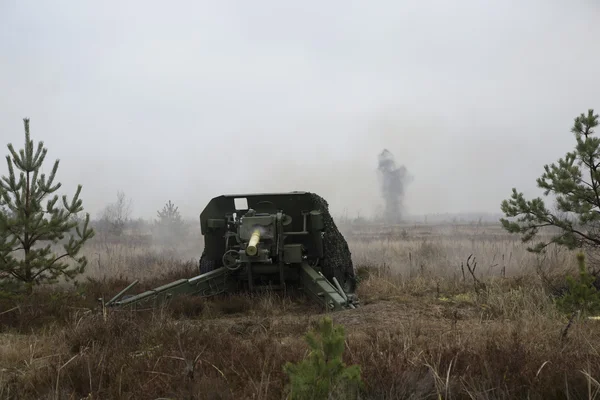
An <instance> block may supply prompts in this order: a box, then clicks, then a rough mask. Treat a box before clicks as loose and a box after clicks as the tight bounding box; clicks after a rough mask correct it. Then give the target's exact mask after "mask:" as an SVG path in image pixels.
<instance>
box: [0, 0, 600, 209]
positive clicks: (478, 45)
mask: <svg viewBox="0 0 600 400" xmlns="http://www.w3.org/2000/svg"><path fill="white" fill-rule="evenodd" d="M284 4H285V5H284ZM598 21H600V5H598V3H597V2H596V1H592V0H589V1H575V2H573V3H568V2H564V1H563V2H559V1H553V0H545V1H541V0H539V1H538V0H530V1H520V2H518V1H508V0H504V1H473V0H463V1H462V2H449V1H445V0H444V1H442V0H438V1H412V2H408V1H369V2H367V1H360V2H359V1H348V0H346V1H328V2H316V1H303V2H297V3H292V2H277V1H274V0H269V1H254V2H248V1H221V2H207V1H172V2H164V1H162V2H158V1H138V0H136V1H133V0H130V1H126V2H117V1H103V2H82V1H52V2H39V1H38V2H33V1H28V0H18V1H17V0H2V1H0V57H2V59H1V62H0V93H2V95H1V96H0V139H1V140H0V145H1V146H2V152H1V153H2V154H1V155H2V156H4V155H6V154H8V149H7V148H6V145H7V144H8V143H9V142H11V143H13V144H15V145H16V146H17V148H21V147H22V143H23V123H22V118H24V117H29V118H31V133H32V138H33V139H34V140H36V141H38V140H43V141H44V143H45V145H46V147H47V148H48V150H49V151H48V158H47V163H46V171H48V172H49V171H50V168H51V167H52V162H53V161H54V160H55V159H57V158H59V159H60V162H61V164H60V168H59V171H58V174H57V180H58V181H59V182H62V183H63V188H62V189H61V192H60V193H61V194H62V193H66V194H67V195H68V196H69V197H70V196H71V195H72V194H73V193H74V191H75V188H76V185H77V184H78V183H81V184H83V191H82V196H81V198H82V199H83V205H84V207H85V209H86V210H87V211H89V212H91V213H92V215H93V216H96V215H97V213H98V212H99V211H100V210H101V209H102V208H103V207H104V206H105V205H106V204H107V203H109V202H113V201H115V200H116V194H117V191H119V190H123V191H124V192H125V193H126V194H127V195H128V196H129V197H131V199H132V200H133V214H134V216H135V217H153V216H155V215H156V211H157V210H158V209H160V208H162V206H163V205H164V204H165V203H166V202H167V201H168V200H172V201H173V202H174V203H175V204H176V205H177V206H179V210H180V211H181V212H182V214H183V215H184V216H186V217H193V218H196V217H197V215H198V214H199V213H200V212H201V210H202V208H203V207H204V206H205V204H206V202H207V201H208V200H209V199H210V198H212V197H214V196H217V195H220V194H223V193H242V192H264V191H288V190H308V191H315V192H317V193H319V194H320V195H322V196H323V197H325V198H326V199H327V200H328V201H329V203H330V206H331V208H332V212H334V213H347V214H348V215H349V216H354V215H356V214H358V213H360V214H361V215H369V214H372V213H373V212H375V211H376V210H378V209H379V208H378V207H381V206H382V205H383V198H382V196H381V191H380V185H379V181H378V177H377V167H378V155H379V154H380V153H381V152H382V151H383V150H384V149H388V150H389V151H390V152H391V153H392V154H393V155H394V157H395V160H396V163H397V164H398V165H403V166H405V167H406V168H407V170H408V171H409V172H410V175H411V176H412V180H411V182H410V185H408V186H407V188H406V191H405V195H404V200H403V208H404V213H407V214H413V215H414V214H427V213H443V212H449V213H454V212H465V211H474V212H475V211H477V212H499V205H500V202H501V201H502V199H504V198H507V197H508V196H509V195H510V191H511V188H512V187H515V186H516V187H517V188H519V189H520V190H522V191H524V192H525V193H526V194H527V195H538V194H540V193H541V192H540V191H538V190H537V189H536V186H535V179H536V178H537V177H538V176H540V175H541V173H543V165H544V164H546V163H550V162H553V161H555V160H556V159H558V158H559V157H562V156H563V155H564V154H565V153H566V152H567V151H570V150H571V149H572V147H573V144H574V139H573V136H572V134H571V133H570V128H571V124H572V121H573V118H574V117H576V116H577V115H578V114H580V113H582V112H586V111H587V110H588V109H589V108H594V109H598V110H599V111H600V79H598V78H599V75H598V74H599V71H600V52H598V51H597V48H598V42H599V41H600V24H599V23H598ZM7 172H8V169H7V167H6V162H5V161H4V159H3V160H2V164H0V175H4V174H7Z"/></svg>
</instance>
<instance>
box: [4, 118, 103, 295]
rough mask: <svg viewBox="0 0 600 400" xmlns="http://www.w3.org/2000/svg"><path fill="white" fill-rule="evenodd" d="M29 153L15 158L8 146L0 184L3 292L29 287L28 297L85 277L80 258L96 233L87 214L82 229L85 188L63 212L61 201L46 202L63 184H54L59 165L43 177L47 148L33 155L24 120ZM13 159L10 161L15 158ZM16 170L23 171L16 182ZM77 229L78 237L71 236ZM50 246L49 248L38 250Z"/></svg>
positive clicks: (22, 152)
mask: <svg viewBox="0 0 600 400" xmlns="http://www.w3.org/2000/svg"><path fill="white" fill-rule="evenodd" d="M24 125H25V148H24V149H21V150H20V151H19V153H17V152H16V151H15V150H14V148H13V146H12V144H9V145H8V149H9V151H10V154H9V155H7V156H6V161H7V163H8V170H9V176H8V177H6V176H3V177H2V180H0V198H1V199H2V200H1V203H2V206H3V207H5V211H4V212H0V284H2V286H3V287H4V288H6V287H9V286H10V287H11V288H14V287H15V285H16V284H19V286H21V285H22V284H25V286H26V289H27V291H28V292H31V291H32V290H33V285H35V284H40V283H43V282H46V283H53V282H56V281H57V278H59V277H61V276H62V277H64V278H65V279H66V280H71V279H74V278H75V276H76V275H78V274H81V273H82V272H83V271H84V269H85V266H86V264H87V259H86V257H84V256H80V257H78V253H79V251H80V250H81V248H82V246H83V244H84V243H85V242H86V241H87V240H88V239H90V238H91V237H93V235H94V231H93V230H92V229H91V228H88V224H89V215H86V218H85V221H84V222H83V227H80V226H79V223H78V221H77V218H75V217H76V216H77V213H79V212H80V211H82V210H83V207H82V201H81V200H80V199H79V194H80V193H81V185H79V186H78V187H77V191H76V193H75V196H74V197H73V199H72V200H71V202H70V203H69V202H68V201H67V197H66V196H63V197H62V207H57V205H56V203H57V202H58V199H59V198H58V196H57V195H54V197H52V198H50V199H47V201H46V205H45V206H44V205H43V204H42V202H43V201H44V200H45V199H46V198H47V197H48V196H49V195H51V194H53V193H54V192H56V191H57V190H58V189H59V188H60V187H61V184H60V183H57V184H54V183H53V182H54V178H55V175H56V171H57V170H58V164H59V160H56V161H55V163H54V167H53V169H52V172H51V174H50V176H49V177H48V179H46V175H45V174H43V173H42V174H41V175H40V168H41V167H42V164H43V162H44V160H45V157H46V153H47V149H46V148H44V147H43V145H44V143H43V142H39V143H38V146H37V150H36V151H35V152H34V143H33V141H32V140H31V139H30V134H29V119H27V118H26V119H24ZM11 156H12V158H11ZM15 168H17V169H18V170H20V171H21V173H20V174H19V177H18V179H17V174H16V173H15ZM74 230H75V232H76V233H77V238H76V237H74V235H72V234H73V233H74V232H73V231H74ZM67 234H70V235H69V240H68V242H67V243H66V244H64V246H63V248H64V253H63V254H55V253H54V252H53V251H52V245H55V244H57V243H59V241H62V240H64V238H65V235H67ZM41 243H46V246H43V247H42V246H38V245H39V244H41ZM67 257H69V258H71V259H73V260H75V265H74V266H70V265H69V264H67V263H65V262H64V261H63V260H64V259H66V258H67Z"/></svg>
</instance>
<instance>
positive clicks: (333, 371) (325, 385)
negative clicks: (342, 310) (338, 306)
mask: <svg viewBox="0 0 600 400" xmlns="http://www.w3.org/2000/svg"><path fill="white" fill-rule="evenodd" d="M305 338H306V341H307V343H308V345H309V346H310V348H311V352H310V354H309V356H308V358H307V359H305V360H302V361H300V362H299V363H298V364H292V363H290V362H288V363H286V365H285V367H284V371H285V372H286V373H287V374H288V376H289V378H290V396H291V398H292V399H314V400H320V399H329V398H332V397H333V398H342V399H351V398H357V397H358V390H359V389H360V388H362V385H363V383H362V380H361V377H360V374H361V371H360V366H358V365H353V366H350V367H347V366H346V365H345V364H344V362H343V361H342V354H343V353H344V346H345V333H344V327H343V326H341V325H336V326H334V325H333V322H332V321H331V318H328V317H326V318H323V319H322V320H321V321H320V323H319V326H318V330H317V331H310V332H308V333H307V335H306V336H305Z"/></svg>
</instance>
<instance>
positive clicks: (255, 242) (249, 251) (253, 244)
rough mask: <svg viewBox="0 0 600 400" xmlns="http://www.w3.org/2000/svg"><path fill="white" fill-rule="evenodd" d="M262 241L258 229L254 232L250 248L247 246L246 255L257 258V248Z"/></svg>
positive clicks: (249, 243) (249, 242) (249, 244)
mask: <svg viewBox="0 0 600 400" xmlns="http://www.w3.org/2000/svg"><path fill="white" fill-rule="evenodd" d="M259 240H260V231H259V230H258V229H256V230H255V231H254V232H252V236H250V240H249V241H248V246H246V254H248V255H249V256H255V255H256V252H257V251H258V249H257V248H256V246H257V245H258V241H259Z"/></svg>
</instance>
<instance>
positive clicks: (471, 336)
mask: <svg viewBox="0 0 600 400" xmlns="http://www.w3.org/2000/svg"><path fill="white" fill-rule="evenodd" d="M340 228H341V229H342V230H343V231H344V234H345V235H346V237H347V240H348V242H349V245H350V248H351V250H352V254H353V258H354V262H355V266H356V267H357V269H358V272H359V276H360V284H359V296H360V299H361V303H362V306H361V307H360V308H359V309H356V310H352V311H344V312H340V313H336V314H332V315H331V316H332V318H333V320H334V322H335V323H338V324H342V325H343V326H344V327H345V330H346V335H347V340H346V350H345V354H344V359H345V361H346V363H347V364H358V365H360V367H361V371H362V377H363V381H364V384H365V386H364V391H363V394H362V395H361V396H362V397H361V398H364V399H398V398H399V399H425V398H436V399H509V398H511V399H514V398H530V399H549V398H569V399H591V398H594V395H596V397H598V395H597V392H598V391H599V390H600V384H599V383H598V381H600V354H599V351H600V335H598V332H599V330H600V322H599V321H596V320H592V319H588V320H577V321H575V323H574V324H573V325H572V326H570V328H569V329H568V331H567V333H566V335H565V334H564V332H565V328H566V326H567V322H568V317H567V316H565V315H561V314H560V313H559V312H558V311H557V310H556V308H555V306H554V304H553V297H552V293H554V292H555V291H556V288H558V287H560V286H562V285H563V282H564V278H563V277H564V274H565V272H567V271H574V268H575V265H576V263H575V257H574V255H573V254H572V253H571V252H568V251H565V250H558V249H551V250H550V251H549V252H548V254H547V255H546V256H544V257H537V256H534V255H532V254H529V253H528V252H527V251H526V250H525V246H524V245H523V244H522V243H521V242H520V240H519V239H518V237H514V236H509V235H507V234H506V233H505V232H503V231H502V229H501V228H500V227H499V226H495V225H477V224H473V225H455V226H452V225H437V226H414V225H412V226H411V225H407V226H405V227H394V228H385V227H370V228H369V227H364V226H362V227H361V226H354V227H352V226H349V225H341V226H340ZM196 246H197V247H196ZM201 249H202V246H201V240H200V238H199V237H196V236H194V237H193V238H192V239H191V240H190V242H189V243H185V244H182V245H181V246H180V248H177V249H171V250H169V249H165V248H159V247H157V246H150V245H139V244H131V243H130V244H127V243H125V244H114V243H112V244H107V243H102V241H101V240H96V241H95V242H93V243H90V244H89V245H88V246H87V248H86V253H87V254H88V256H89V260H90V264H89V267H88V271H87V273H86V275H87V277H88V278H89V280H88V281H83V282H82V283H81V284H80V286H79V287H77V288H75V289H73V290H70V291H64V288H63V289H62V291H59V290H58V289H56V290H43V291H40V292H38V293H36V294H34V295H33V296H32V298H30V299H27V300H26V301H24V302H22V303H20V304H19V305H18V307H16V306H15V305H14V304H13V303H11V302H8V301H6V302H3V303H2V309H0V310H1V311H0V313H1V314H0V324H1V328H2V335H1V336H0V397H1V398H7V399H9V398H10V399H12V398H15V399H17V398H18V399H82V398H88V399H156V398H177V399H182V398H186V399H189V398H194V399H246V398H247V399H281V398H285V395H286V384H287V376H286V375H285V373H284V372H283V365H284V363H285V362H286V361H298V360H301V359H302V358H303V357H305V356H306V352H307V349H308V346H307V344H306V342H305V341H304V340H303V335H304V334H305V333H306V332H307V330H309V329H311V327H312V326H313V325H314V323H315V322H316V321H318V319H319V318H320V317H321V316H322V314H321V313H320V312H319V310H318V309H316V308H315V307H314V306H313V305H312V304H310V303H307V302H306V301H304V300H303V299H291V298H280V297H278V296H277V295H274V294H272V295H265V296H243V295H240V296H228V297H223V298H215V299H211V300H204V299H195V298H181V299H178V300H177V301H174V302H173V303H172V304H171V305H170V306H169V307H168V308H162V309H159V310H154V311H145V312H135V313H131V312H125V311H119V312H109V313H107V314H103V313H102V312H101V310H99V309H98V307H97V306H98V303H97V301H96V299H97V298H99V297H101V296H105V297H109V296H112V295H114V294H115V293H117V292H118V291H119V290H120V289H122V288H123V287H125V286H126V285H127V283H128V282H129V281H130V280H131V279H133V278H140V279H142V283H141V284H140V285H139V287H137V289H136V290H137V291H141V290H143V289H145V288H148V287H152V286H155V285H158V284H161V283H165V282H168V281H170V280H173V279H176V278H179V277H188V276H191V275H193V274H195V273H196V271H197V264H196V261H197V257H198V255H199V254H200V252H201ZM194 254H195V255H194ZM470 254H473V255H474V256H475V258H476V261H477V267H476V269H475V271H474V275H475V277H476V278H477V280H478V281H480V282H481V283H483V284H485V287H483V286H482V285H477V286H476V285H475V282H476V281H475V280H474V278H473V276H472V275H471V274H470V273H469V271H468V269H467V265H466V260H467V257H468V256H469V255H470ZM181 255H183V256H181ZM193 257H196V260H194V259H192V258H193Z"/></svg>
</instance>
